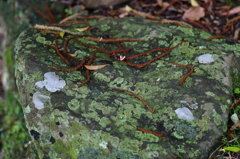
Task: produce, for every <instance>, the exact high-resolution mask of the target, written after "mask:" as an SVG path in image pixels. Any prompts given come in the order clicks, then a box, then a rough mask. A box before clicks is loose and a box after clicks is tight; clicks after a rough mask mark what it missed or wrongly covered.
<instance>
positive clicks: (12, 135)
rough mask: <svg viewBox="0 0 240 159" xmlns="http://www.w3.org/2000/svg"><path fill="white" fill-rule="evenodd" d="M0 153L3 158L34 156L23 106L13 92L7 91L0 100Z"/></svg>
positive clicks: (17, 158) (20, 158) (15, 158)
mask: <svg viewBox="0 0 240 159" xmlns="http://www.w3.org/2000/svg"><path fill="white" fill-rule="evenodd" d="M0 118H1V121H0V124H1V126H0V153H1V155H3V158H14V159H22V158H33V157H32V156H34V158H35V157H36V155H35V153H34V152H33V151H34V147H33V145H30V144H28V143H29V142H30V141H31V137H30V135H29V133H28V131H27V128H26V127H25V121H24V117H23V112H22V109H21V106H20V104H19V102H18V100H17V99H16V97H15V96H14V94H13V93H12V92H8V91H7V92H5V98H4V100H3V101H0Z"/></svg>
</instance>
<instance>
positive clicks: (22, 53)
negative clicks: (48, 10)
mask: <svg viewBox="0 0 240 159" xmlns="http://www.w3.org/2000/svg"><path fill="white" fill-rule="evenodd" d="M89 24H90V25H91V27H92V28H94V27H97V28H98V29H99V30H100V32H90V31H86V33H87V34H89V36H91V37H96V38H97V37H100V36H102V35H111V36H113V37H114V38H137V39H145V40H149V42H124V43H122V45H123V47H124V48H133V51H129V52H128V53H129V55H135V54H139V53H142V52H145V51H148V50H151V49H156V48H168V47H173V46H176V45H177V44H178V43H179V42H181V41H183V40H189V41H188V42H185V43H183V44H181V45H179V46H178V47H177V48H176V49H174V50H173V51H172V52H171V53H170V54H168V55H166V56H164V57H162V58H160V59H159V60H157V61H155V62H153V63H151V64H150V65H148V66H146V67H144V68H142V69H136V68H134V67H129V66H127V65H126V64H124V63H121V62H119V61H114V60H113V59H111V57H109V55H108V54H105V53H101V52H99V51H96V57H95V59H94V62H93V65H102V64H110V65H107V66H106V67H104V68H103V69H99V70H95V71H90V74H91V80H90V82H89V83H88V84H86V85H84V86H82V87H78V86H77V85H78V84H80V83H82V82H84V81H85V80H86V76H85V69H83V70H79V71H76V72H71V73H69V72H63V71H58V70H54V69H52V68H49V67H47V66H49V65H51V66H55V67H60V68H64V69H71V68H72V67H69V66H67V65H66V64H65V63H64V62H63V61H62V60H61V59H60V57H58V56H57V55H56V53H55V51H54V50H53V49H50V48H48V47H46V46H45V44H50V45H53V40H54V36H51V35H49V34H48V33H40V32H38V30H36V29H33V28H30V29H28V30H26V31H24V32H22V34H21V35H20V36H19V38H18V40H17V43H16V47H15V48H16V51H17V55H16V59H17V65H16V68H17V71H16V77H17V84H18V89H19V93H20V94H21V101H22V107H23V108H24V110H25V111H24V113H25V117H26V120H27V127H28V129H29V131H31V130H34V131H32V132H35V134H34V133H33V135H32V136H33V140H34V143H35V145H36V148H37V150H38V153H39V155H40V157H47V158H52V157H55V158H82V157H90V158H93V156H94V155H95V154H97V155H98V156H101V157H102V158H114V157H115V158H116V157H120V158H121V157H125V158H154V157H158V158H166V159H168V158H173V157H174V156H175V155H179V156H183V157H184V158H206V157H207V156H208V154H207V153H206V152H209V150H210V149H211V147H212V146H214V145H215V143H216V141H217V139H218V137H220V135H222V134H223V133H224V131H225V129H224V128H218V127H219V126H223V125H226V124H227V117H228V115H227V114H228V106H229V104H230V103H229V101H231V90H232V89H231V85H229V83H224V82H226V81H231V78H230V75H231V74H232V72H231V70H234V69H233V68H237V69H236V70H234V71H235V72H237V73H238V72H239V70H240V69H239V67H236V66H235V65H236V64H237V63H236V62H235V63H231V61H232V59H234V58H238V57H239V55H240V53H239V52H238V51H237V50H240V46H239V45H238V44H234V43H231V42H230V41H228V40H226V39H221V40H213V41H208V42H206V41H205V39H207V38H209V37H211V35H210V34H209V33H206V32H204V31H202V30H198V29H189V28H188V29H186V28H182V27H180V26H175V25H171V24H159V23H158V22H153V21H149V20H145V19H142V18H125V19H108V18H102V19H95V20H90V21H89ZM77 27H79V26H78V25H77V24H73V25H72V26H71V27H70V28H69V30H70V31H74V28H77ZM80 34H81V33H80ZM84 34H85V32H84ZM67 37H70V35H65V36H64V37H63V38H60V39H61V41H62V42H63V41H64V39H66V38H67ZM81 41H83V42H86V43H87V42H88V43H89V44H90V45H94V46H97V47H104V49H106V50H117V49H119V48H118V47H117V46H116V45H114V44H106V43H100V42H99V43H98V42H90V41H87V40H86V39H81ZM59 45H63V44H62V43H61V42H60V41H59ZM68 51H69V53H77V54H78V55H77V58H79V59H81V58H82V56H87V60H89V57H90V55H91V52H92V51H93V49H89V48H85V47H83V46H81V45H79V44H78V43H77V42H75V41H73V42H71V43H69V45H68ZM161 53H163V52H161V51H159V52H154V53H151V54H148V55H146V56H144V57H138V58H136V59H133V60H131V62H132V63H144V62H147V61H148V60H150V59H152V58H154V57H156V56H157V55H160V54H161ZM207 54H211V55H212V56H211V57H212V59H213V60H214V61H211V62H209V63H201V62H199V57H200V56H202V55H207ZM230 54H232V57H231V58H227V57H229V55H230ZM212 59H211V60H212ZM223 59H225V61H223ZM171 63H179V64H183V65H186V64H188V65H191V66H193V67H194V70H195V72H194V73H193V74H192V75H190V77H188V78H187V79H186V81H185V82H184V83H183V85H178V83H179V81H180V80H181V78H182V77H183V76H184V75H185V74H186V73H188V72H189V69H188V68H187V67H179V66H176V65H173V64H171ZM223 63H224V65H223ZM47 72H55V73H56V75H58V76H59V77H61V80H64V81H65V82H66V85H65V86H64V87H61V89H59V90H57V91H56V92H50V91H48V90H47V89H46V87H41V88H39V87H37V86H36V85H35V83H36V82H38V81H44V74H45V73H47ZM26 86H27V87H26ZM113 87H117V88H121V89H127V90H130V91H132V92H134V93H136V94H138V95H139V96H141V97H142V98H143V99H144V100H145V101H146V102H147V103H148V104H149V106H150V107H151V108H152V109H153V110H154V111H155V113H151V112H150V111H149V110H148V109H147V108H146V107H145V106H144V105H143V103H142V102H141V101H139V100H138V99H137V98H135V97H134V96H132V95H131V94H129V93H127V92H122V91H119V90H115V89H112V88H113ZM36 92H40V93H41V94H43V95H45V96H48V97H49V103H48V104H47V106H46V107H43V108H42V109H40V110H39V109H36V107H35V106H34V103H33V97H32V96H30V95H29V94H31V93H32V94H34V93H36ZM183 107H185V108H186V109H188V110H189V111H190V112H191V113H192V115H193V117H194V118H191V120H184V119H179V117H178V115H177V114H176V112H175V110H177V109H180V108H183ZM137 127H141V128H144V129H147V130H150V131H154V132H158V133H162V134H164V137H162V138H160V137H157V136H155V135H153V134H149V133H145V132H142V131H140V130H137ZM60 132H61V133H60ZM38 133H39V135H38ZM35 137H36V138H35ZM37 137H39V139H37ZM36 139H37V140H36ZM206 141H207V142H208V144H207V145H206V147H203V146H202V147H201V146H199V145H200V144H201V143H204V142H206Z"/></svg>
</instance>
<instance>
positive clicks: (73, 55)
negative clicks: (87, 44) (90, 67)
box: [68, 53, 77, 57]
mask: <svg viewBox="0 0 240 159" xmlns="http://www.w3.org/2000/svg"><path fill="white" fill-rule="evenodd" d="M68 55H70V56H72V57H75V56H77V53H76V54H68Z"/></svg>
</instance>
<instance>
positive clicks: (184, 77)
mask: <svg viewBox="0 0 240 159" xmlns="http://www.w3.org/2000/svg"><path fill="white" fill-rule="evenodd" d="M172 64H174V65H178V66H181V67H188V68H190V71H189V72H188V73H187V74H186V75H184V76H183V77H182V79H181V81H180V82H179V83H178V84H179V85H182V84H183V82H184V81H185V80H186V78H187V77H188V76H190V75H191V74H192V73H193V71H194V69H193V67H192V66H190V65H180V64H178V63H172Z"/></svg>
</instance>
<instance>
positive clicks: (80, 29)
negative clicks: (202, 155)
mask: <svg viewBox="0 0 240 159" xmlns="http://www.w3.org/2000/svg"><path fill="white" fill-rule="evenodd" d="M88 28H89V26H87V27H85V28H75V30H77V31H86V30H88Z"/></svg>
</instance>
